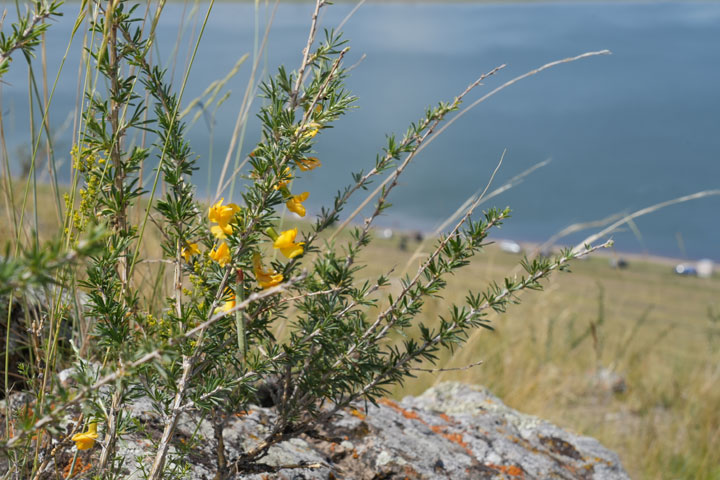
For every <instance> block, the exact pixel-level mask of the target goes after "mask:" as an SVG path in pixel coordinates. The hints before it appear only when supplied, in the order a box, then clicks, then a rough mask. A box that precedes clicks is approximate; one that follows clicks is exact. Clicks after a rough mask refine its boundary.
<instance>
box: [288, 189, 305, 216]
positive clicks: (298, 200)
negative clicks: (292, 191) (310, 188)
mask: <svg viewBox="0 0 720 480" xmlns="http://www.w3.org/2000/svg"><path fill="white" fill-rule="evenodd" d="M308 195H310V193H309V192H304V193H301V194H300V195H293V196H292V197H290V200H288V201H287V207H288V210H290V211H291V212H295V213H297V214H298V215H300V216H301V217H304V216H305V206H303V204H302V202H304V201H305V200H307V198H308Z"/></svg>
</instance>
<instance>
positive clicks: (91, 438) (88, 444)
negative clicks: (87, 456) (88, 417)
mask: <svg viewBox="0 0 720 480" xmlns="http://www.w3.org/2000/svg"><path fill="white" fill-rule="evenodd" d="M97 438H98V434H97V423H95V422H92V423H91V424H90V425H88V430H87V432H83V433H76V434H75V435H73V437H72V439H71V440H72V441H73V442H75V446H76V447H77V449H78V450H90V449H91V448H93V447H94V446H95V440H97Z"/></svg>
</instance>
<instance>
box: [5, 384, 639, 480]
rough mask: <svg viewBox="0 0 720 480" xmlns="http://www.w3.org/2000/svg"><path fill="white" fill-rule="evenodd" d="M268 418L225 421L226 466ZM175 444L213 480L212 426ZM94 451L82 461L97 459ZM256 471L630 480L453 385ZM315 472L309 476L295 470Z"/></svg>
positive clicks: (380, 410) (185, 422) (194, 472)
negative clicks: (93, 457)
mask: <svg viewBox="0 0 720 480" xmlns="http://www.w3.org/2000/svg"><path fill="white" fill-rule="evenodd" d="M151 410H152V408H150V404H149V402H147V401H144V400H143V399H140V401H138V402H136V404H135V405H134V406H133V407H132V411H133V412H132V413H133V416H135V417H136V418H138V420H139V421H140V422H142V423H143V424H144V425H143V428H144V429H145V431H146V433H150V436H151V437H153V438H158V437H159V432H160V430H161V428H162V422H161V421H159V420H158V419H157V418H156V416H155V414H153V413H152V412H151ZM274 416H275V411H274V410H272V409H267V408H260V407H252V408H251V409H250V410H249V411H248V412H242V413H240V414H233V415H230V416H229V417H228V420H227V423H226V428H225V430H224V433H223V439H224V443H225V448H226V453H227V457H228V459H229V460H230V461H232V460H233V459H234V458H237V457H238V455H239V454H240V453H241V452H242V451H245V450H247V449H249V448H252V447H253V446H255V445H257V444H258V443H259V442H260V441H261V440H262V438H263V434H266V433H267V432H268V431H269V428H270V427H269V426H270V425H271V424H272V423H273V422H272V420H273V418H274ZM176 437H177V441H176V442H175V444H174V445H173V449H174V450H173V451H177V450H178V449H181V448H183V445H185V446H187V445H191V447H190V453H189V455H188V460H189V465H188V467H189V468H188V471H187V474H186V475H185V478H190V479H193V480H201V479H212V478H214V474H215V470H216V468H215V465H216V460H215V458H216V457H215V452H214V448H215V441H214V437H213V429H212V425H211V424H210V422H208V421H207V420H201V419H200V417H199V416H196V415H192V414H189V415H187V416H186V417H184V418H183V419H182V420H181V421H180V422H179V426H178V431H177V435H176ZM118 445H119V451H118V454H119V455H121V456H124V457H125V458H126V461H125V468H126V471H125V472H124V476H123V478H127V479H139V478H142V476H141V475H140V473H141V470H142V469H141V468H140V464H145V468H147V467H148V466H149V465H150V463H151V462H152V453H153V451H152V446H151V443H150V442H149V441H147V440H145V438H144V436H141V435H140V434H138V433H134V434H129V435H126V436H124V437H123V439H122V441H121V442H119V443H118ZM97 450H99V449H98V448H95V451H94V452H90V453H83V455H97V454H98V452H97ZM88 461H91V459H89V458H88ZM261 462H262V463H264V464H265V465H268V466H270V467H274V468H269V469H268V470H269V472H270V473H256V474H252V475H243V476H238V477H236V478H243V479H252V480H261V479H329V478H334V479H353V480H354V479H358V480H365V479H367V480H370V479H379V478H383V479H396V478H397V479H405V478H409V479H450V478H451V479H465V478H468V479H521V478H522V479H548V478H554V479H588V480H589V479H597V480H610V479H627V478H629V477H628V475H627V473H625V471H624V470H623V468H622V466H621V464H620V460H619V458H618V456H617V455H616V454H615V453H613V452H611V451H609V450H608V449H606V448H604V447H603V446H602V445H600V443H599V442H598V441H597V440H594V439H592V438H588V437H582V436H578V435H575V434H572V433H569V432H567V431H565V430H563V429H561V428H559V427H557V426H554V425H552V424H550V423H548V422H545V421H543V420H540V419H538V418H536V417H532V416H529V415H525V414H522V413H520V412H517V411H516V410H513V409H511V408H509V407H507V406H506V405H504V404H503V403H502V401H500V400H499V399H498V398H497V397H495V396H493V395H492V394H491V393H489V392H488V391H487V390H486V389H484V388H482V387H473V386H468V385H463V384H459V383H445V384H442V385H439V386H437V387H434V388H431V389H429V390H428V391H426V392H425V393H424V394H423V395H421V396H419V397H406V398H404V399H403V400H402V401H401V402H394V401H392V400H381V401H380V402H379V404H378V405H377V406H373V405H368V407H367V410H365V409H364V408H363V407H361V406H358V408H357V409H347V410H346V411H343V412H341V413H340V414H339V415H338V416H337V418H335V419H334V421H333V422H332V423H331V424H329V425H325V426H323V427H319V428H318V429H316V430H315V431H313V432H309V433H308V434H305V435H302V436H301V437H299V438H295V439H293V440H289V441H286V442H283V443H280V444H278V445H275V446H273V447H272V448H271V449H270V450H269V452H268V454H267V455H266V456H265V457H263V458H262V459H261ZM0 463H1V462H0ZM311 464H312V466H313V468H300V467H302V466H307V465H311ZM283 466H294V467H298V468H282V467H283Z"/></svg>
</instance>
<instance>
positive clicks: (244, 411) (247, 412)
mask: <svg viewBox="0 0 720 480" xmlns="http://www.w3.org/2000/svg"><path fill="white" fill-rule="evenodd" d="M252 413H253V411H252V410H242V411H240V412H237V413H235V416H236V417H238V418H242V417H247V416H248V415H250V414H252Z"/></svg>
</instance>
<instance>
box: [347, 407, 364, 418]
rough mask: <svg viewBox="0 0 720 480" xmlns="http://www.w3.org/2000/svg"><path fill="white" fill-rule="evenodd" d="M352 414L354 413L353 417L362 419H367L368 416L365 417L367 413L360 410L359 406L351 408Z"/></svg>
mask: <svg viewBox="0 0 720 480" xmlns="http://www.w3.org/2000/svg"><path fill="white" fill-rule="evenodd" d="M350 415H352V416H353V417H357V418H359V419H360V420H365V418H366V417H365V414H364V413H362V412H361V411H360V410H358V409H357V408H353V409H352V410H350Z"/></svg>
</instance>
